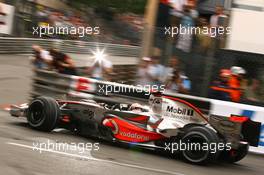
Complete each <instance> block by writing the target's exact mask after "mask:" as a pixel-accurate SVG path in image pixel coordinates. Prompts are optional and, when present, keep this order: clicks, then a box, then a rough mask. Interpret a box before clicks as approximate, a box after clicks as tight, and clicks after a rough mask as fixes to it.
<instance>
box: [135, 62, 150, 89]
mask: <svg viewBox="0 0 264 175" xmlns="http://www.w3.org/2000/svg"><path fill="white" fill-rule="evenodd" d="M150 62H151V58H149V57H143V58H142V60H141V62H140V63H139V68H138V70H137V75H136V79H137V81H136V85H141V86H145V85H149V84H150V82H151V78H150V76H149V75H148V70H149V66H150Z"/></svg>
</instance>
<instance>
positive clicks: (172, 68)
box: [164, 56, 179, 82]
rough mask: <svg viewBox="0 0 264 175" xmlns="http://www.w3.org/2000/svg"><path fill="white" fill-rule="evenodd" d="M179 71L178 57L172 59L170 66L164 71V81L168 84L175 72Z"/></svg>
mask: <svg viewBox="0 0 264 175" xmlns="http://www.w3.org/2000/svg"><path fill="white" fill-rule="evenodd" d="M178 69H179V60H178V58H177V57H176V56H173V57H171V58H170V60H169V63H168V66H167V67H166V68H165V70H164V80H165V81H166V82H168V81H169V80H170V79H171V78H172V77H173V73H174V72H175V71H178Z"/></svg>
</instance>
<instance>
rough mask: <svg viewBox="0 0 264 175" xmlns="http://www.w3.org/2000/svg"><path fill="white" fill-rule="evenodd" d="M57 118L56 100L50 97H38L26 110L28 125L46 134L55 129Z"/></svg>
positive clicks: (58, 114) (57, 106) (58, 111)
mask: <svg viewBox="0 0 264 175" xmlns="http://www.w3.org/2000/svg"><path fill="white" fill-rule="evenodd" d="M59 116H60V109H59V105H58V103H57V102H56V100H54V99H53V98H50V97H38V98H36V99H34V100H33V101H32V102H31V103H30V105H29V107H28V110H27V121H28V123H29V125H30V126H31V127H32V128H34V129H37V130H41V131H46V132H49V131H51V130H53V129H54V128H55V127H56V124H57V121H58V119H59Z"/></svg>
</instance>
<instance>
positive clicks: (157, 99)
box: [149, 92, 162, 114]
mask: <svg viewBox="0 0 264 175" xmlns="http://www.w3.org/2000/svg"><path fill="white" fill-rule="evenodd" d="M149 106H150V109H151V110H152V111H153V112H154V113H156V114H161V112H162V93H161V92H152V93H151V95H150V97H149Z"/></svg>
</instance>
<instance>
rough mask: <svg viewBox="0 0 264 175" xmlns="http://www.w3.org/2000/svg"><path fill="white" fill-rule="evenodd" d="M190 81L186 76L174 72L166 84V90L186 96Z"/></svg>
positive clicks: (176, 71)
mask: <svg viewBox="0 0 264 175" xmlns="http://www.w3.org/2000/svg"><path fill="white" fill-rule="evenodd" d="M190 86H191V84H190V80H189V79H188V77H187V76H185V75H183V74H181V73H180V71H178V70H174V72H173V76H172V77H171V78H170V79H169V80H168V81H167V82H166V90H169V91H173V92H178V93H184V94H187V93H188V92H189V90H190V88H191V87H190Z"/></svg>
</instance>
